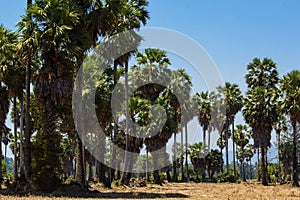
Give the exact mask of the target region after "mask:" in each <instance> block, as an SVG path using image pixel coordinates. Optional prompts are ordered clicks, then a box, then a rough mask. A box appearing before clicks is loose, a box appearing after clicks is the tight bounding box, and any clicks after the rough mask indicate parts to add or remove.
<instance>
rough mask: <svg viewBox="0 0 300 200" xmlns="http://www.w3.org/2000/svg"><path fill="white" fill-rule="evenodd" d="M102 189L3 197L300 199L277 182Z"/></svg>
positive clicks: (5, 198)
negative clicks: (77, 193) (85, 192)
mask: <svg viewBox="0 0 300 200" xmlns="http://www.w3.org/2000/svg"><path fill="white" fill-rule="evenodd" d="M92 188H93V189H94V190H98V191H100V192H101V193H98V194H96V193H95V196H90V197H85V196H82V197H80V198H75V197H73V198H67V197H59V196H55V197H53V196H52V197H51V196H47V197H46V196H28V197H14V196H1V195H0V199H1V200H13V199H16V200H31V199H32V200H39V199H41V200H42V199H45V200H47V199H55V200H67V199H159V200H169V199H272V200H273V199H274V200H275V199H295V200H296V199H300V188H294V187H292V186H290V185H276V186H267V187H264V186H262V185H260V184H256V183H254V182H252V183H241V184H229V183H228V184H227V183H218V184H213V183H168V184H165V185H164V186H158V185H148V186H147V187H143V188H125V187H114V188H113V189H103V188H98V187H97V186H92Z"/></svg>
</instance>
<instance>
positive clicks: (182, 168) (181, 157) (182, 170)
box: [180, 124, 185, 182]
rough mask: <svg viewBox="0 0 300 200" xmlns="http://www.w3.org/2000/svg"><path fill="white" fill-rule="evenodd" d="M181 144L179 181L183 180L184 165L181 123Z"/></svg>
mask: <svg viewBox="0 0 300 200" xmlns="http://www.w3.org/2000/svg"><path fill="white" fill-rule="evenodd" d="M180 139H181V145H180V150H181V156H180V161H181V182H183V181H185V177H184V166H183V158H184V151H183V124H181V138H180Z"/></svg>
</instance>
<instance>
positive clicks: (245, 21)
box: [0, 0, 300, 120]
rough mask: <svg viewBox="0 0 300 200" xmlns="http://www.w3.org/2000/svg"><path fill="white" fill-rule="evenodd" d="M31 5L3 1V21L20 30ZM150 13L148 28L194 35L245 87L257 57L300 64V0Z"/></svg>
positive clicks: (220, 1)
mask: <svg viewBox="0 0 300 200" xmlns="http://www.w3.org/2000/svg"><path fill="white" fill-rule="evenodd" d="M25 7H26V0H22V1H20V0H1V6H0V23H2V24H4V25H5V26H6V27H8V28H10V29H15V24H16V23H17V22H18V20H19V19H20V18H19V16H20V15H22V14H24V11H25ZM149 12H150V16H151V19H150V20H149V22H148V24H147V25H146V26H147V27H162V28H168V29H173V30H176V31H179V32H181V33H183V34H186V35H187V36H189V37H191V38H193V39H194V40H196V41H197V42H198V43H199V44H200V45H202V46H203V47H204V48H205V49H206V51H207V52H208V54H209V55H210V56H211V58H212V59H213V60H214V62H215V63H216V65H217V67H218V69H219V71H220V73H221V76H222V78H223V80H224V81H229V82H233V83H237V84H239V86H240V87H241V89H242V90H243V91H246V84H245V81H244V76H245V74H246V72H247V70H246V66H247V64H248V63H249V62H251V60H252V59H253V58H254V57H259V58H264V57H269V58H272V59H273V60H274V61H275V62H276V63H277V66H278V71H279V74H280V76H282V75H284V74H285V73H287V72H289V71H291V70H292V69H299V68H300V1H299V0H263V1H262V0H247V1H246V0H244V1H241V0H185V1H182V0H181V1H179V0H160V1H159V0H151V1H150V5H149ZM178 63H180V65H182V64H183V62H180V61H178ZM175 65H176V60H175ZM181 67H184V66H181ZM239 120H241V116H240V117H239Z"/></svg>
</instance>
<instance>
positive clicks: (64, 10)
mask: <svg viewBox="0 0 300 200" xmlns="http://www.w3.org/2000/svg"><path fill="white" fill-rule="evenodd" d="M78 15H79V14H78V12H77V11H76V10H75V8H74V7H73V6H72V5H70V4H69V3H68V2H65V1H60V0H58V1H56V0H47V1H36V2H35V4H34V5H32V6H30V7H29V9H28V10H27V16H25V17H24V18H23V20H22V22H21V23H20V26H21V29H22V30H23V31H24V32H26V31H28V30H29V31H30V30H31V29H32V26H33V29H34V32H33V33H34V35H33V36H28V37H29V38H31V37H35V38H36V40H37V42H38V44H39V45H38V47H37V50H38V52H39V54H40V55H41V59H42V67H41V68H40V69H39V71H38V73H37V74H36V75H35V77H34V81H33V84H34V86H35V88H34V93H35V96H36V97H37V99H38V100H39V104H40V109H41V114H42V128H41V130H40V131H39V134H40V135H39V136H40V139H43V138H45V139H46V140H45V141H44V142H45V146H42V145H41V146H40V147H41V148H45V149H41V151H45V152H44V153H45V155H43V156H45V160H44V161H45V163H44V164H42V165H40V166H39V165H36V167H41V168H42V169H41V170H42V173H41V174H37V176H38V177H40V178H41V179H43V178H42V177H43V176H44V175H45V174H47V173H48V175H47V176H49V179H50V181H49V182H50V183H49V184H48V185H45V188H41V189H46V190H48V189H50V188H52V186H54V185H55V182H56V179H58V177H57V174H56V171H57V170H58V169H57V167H59V163H56V166H55V164H54V163H52V162H51V160H52V159H54V158H53V156H54V155H53V153H54V152H50V149H47V148H53V146H51V145H54V146H55V145H59V143H58V142H57V139H58V138H57V134H56V133H55V129H56V120H57V115H56V114H57V110H56V109H57V108H58V107H59V106H63V105H66V104H67V103H68V102H70V99H69V98H70V97H71V96H72V95H71V94H72V88H73V84H72V83H73V68H74V63H73V55H74V53H75V52H76V50H77V47H75V46H74V45H73V44H70V43H69V41H70V40H71V38H70V33H71V31H72V29H73V28H74V25H75V24H76V23H77V22H78ZM26 36H27V35H25V37H26ZM26 39H27V40H30V39H28V38H25V42H26V41H27V40H26ZM25 42H24V43H25ZM44 136H45V137H44ZM51 136H52V137H51ZM29 139H30V138H29ZM25 145H26V137H25ZM55 156H58V155H55ZM55 156H54V157H55ZM25 158H26V156H25ZM36 159H37V158H36ZM57 160H59V158H57ZM44 167H50V169H48V170H47V171H46V170H43V168H44ZM43 173H45V174H43ZM38 179H39V178H37V180H38ZM41 181H42V180H41ZM44 181H45V180H44ZM53 184H54V185H53ZM40 186H41V185H40Z"/></svg>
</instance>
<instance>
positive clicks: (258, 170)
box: [257, 148, 261, 181]
mask: <svg viewBox="0 0 300 200" xmlns="http://www.w3.org/2000/svg"><path fill="white" fill-rule="evenodd" d="M257 179H258V181H260V179H261V177H260V165H259V148H257Z"/></svg>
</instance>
